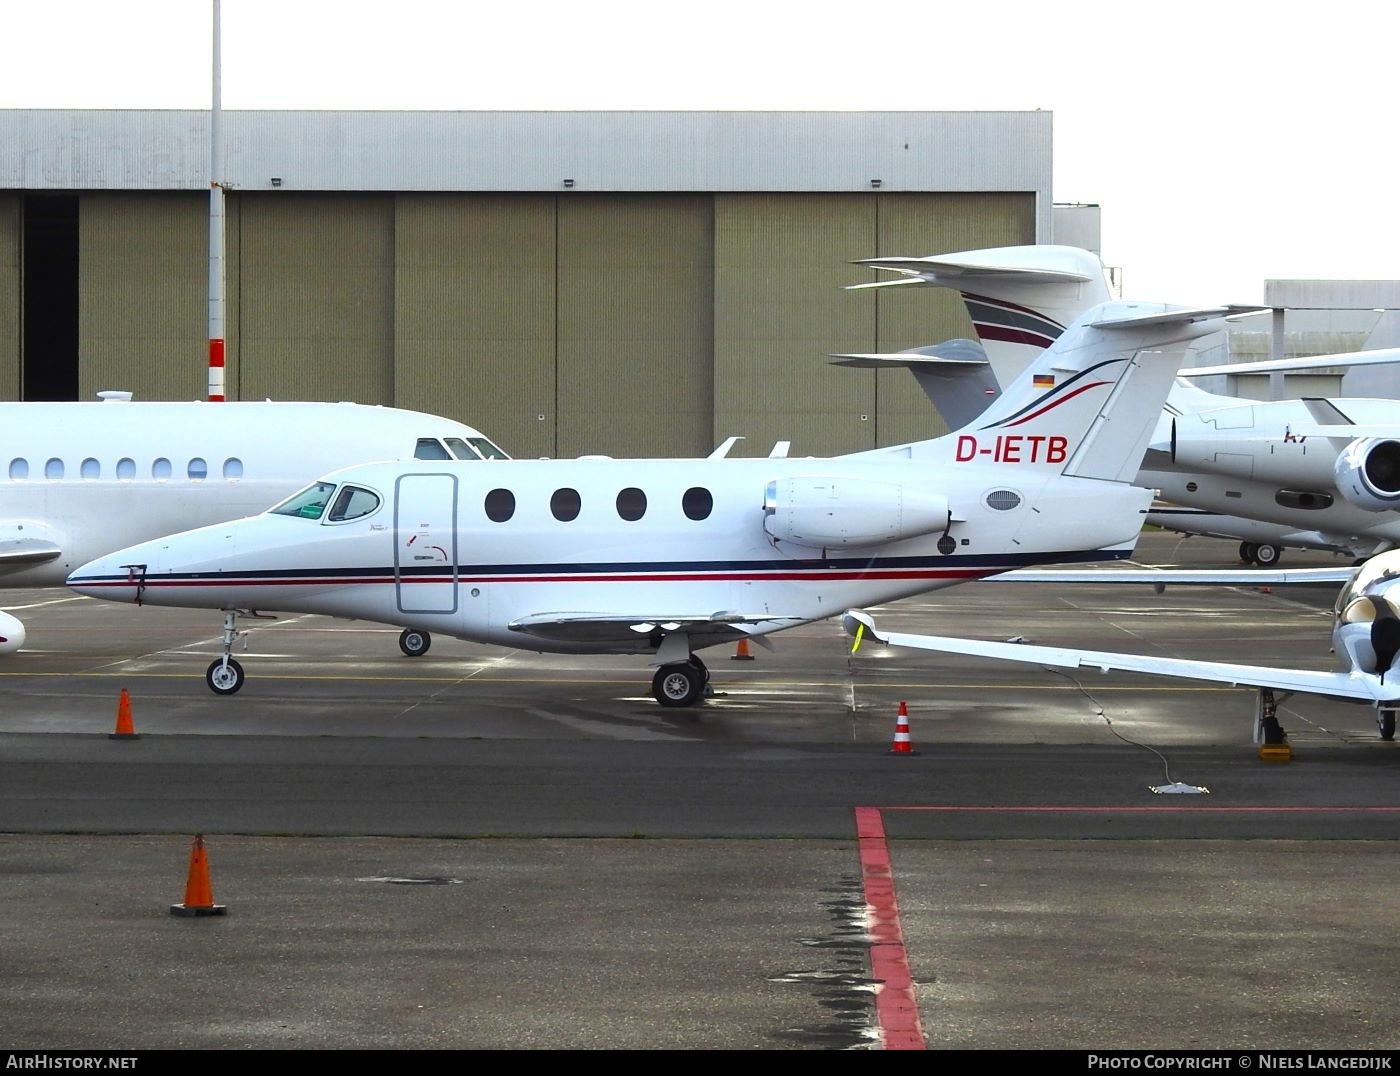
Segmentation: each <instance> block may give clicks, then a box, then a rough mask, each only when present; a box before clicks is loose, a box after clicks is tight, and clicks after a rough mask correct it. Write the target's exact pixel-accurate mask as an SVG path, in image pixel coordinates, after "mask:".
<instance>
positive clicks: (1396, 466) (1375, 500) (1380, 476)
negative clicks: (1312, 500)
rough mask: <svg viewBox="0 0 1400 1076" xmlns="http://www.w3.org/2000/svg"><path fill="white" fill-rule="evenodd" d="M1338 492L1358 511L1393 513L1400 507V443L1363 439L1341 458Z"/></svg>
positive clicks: (1337, 465) (1387, 439) (1338, 463)
mask: <svg viewBox="0 0 1400 1076" xmlns="http://www.w3.org/2000/svg"><path fill="white" fill-rule="evenodd" d="M1335 473H1336V479H1337V489H1338V491H1339V492H1340V493H1341V495H1342V496H1343V497H1345V498H1346V499H1347V500H1348V501H1349V502H1351V503H1352V504H1354V505H1356V506H1357V507H1358V508H1365V509H1366V510H1367V511H1370V512H1389V511H1393V510H1394V509H1395V508H1397V507H1400V441H1396V440H1392V439H1390V438H1385V437H1361V438H1358V439H1357V440H1355V441H1353V442H1352V443H1351V444H1349V445H1347V447H1346V451H1344V452H1343V453H1342V454H1341V455H1339V456H1338V457H1337V464H1336V472H1335Z"/></svg>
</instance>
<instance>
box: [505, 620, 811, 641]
mask: <svg viewBox="0 0 1400 1076" xmlns="http://www.w3.org/2000/svg"><path fill="white" fill-rule="evenodd" d="M803 620H804V618H802V617H796V616H774V615H773V614H772V613H738V612H718V613H682V614H680V615H673V616H661V615H658V614H656V613H639V614H637V615H635V616H622V615H619V614H617V613H588V612H558V613H533V614H531V615H530V616H524V617H520V618H519V619H517V620H512V621H511V623H510V630H511V631H518V632H521V633H522V634H524V635H536V636H539V637H540V638H541V639H552V640H556V641H568V642H589V643H596V642H607V641H609V640H613V641H617V642H628V643H634V642H636V641H637V640H638V637H639V636H647V635H651V634H652V633H653V632H658V631H659V632H661V633H663V634H670V633H672V632H678V631H684V632H685V633H686V634H687V635H689V636H690V638H691V640H692V642H702V641H706V640H708V641H710V642H715V641H724V642H728V641H731V640H735V639H738V638H740V637H748V636H750V635H754V634H759V633H762V632H767V631H773V630H775V629H776V628H779V627H791V626H792V625H794V624H800V623H802V622H803Z"/></svg>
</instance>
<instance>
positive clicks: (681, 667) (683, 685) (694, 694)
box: [651, 654, 710, 706]
mask: <svg viewBox="0 0 1400 1076" xmlns="http://www.w3.org/2000/svg"><path fill="white" fill-rule="evenodd" d="M709 682H710V670H709V669H707V668H706V667H705V663H704V662H703V661H701V660H700V658H699V657H698V656H697V655H695V654H691V655H690V660H688V661H677V662H672V663H671V664H669V665H663V666H661V668H659V669H657V670H656V675H655V676H653V677H652V678H651V693H652V695H653V696H654V697H655V699H656V701H657V702H659V703H660V704H661V705H662V706H694V705H695V704H696V703H697V702H699V701H700V699H701V697H702V696H703V695H704V694H705V688H706V686H707V685H708V684H709Z"/></svg>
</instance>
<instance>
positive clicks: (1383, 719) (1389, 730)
mask: <svg viewBox="0 0 1400 1076" xmlns="http://www.w3.org/2000/svg"><path fill="white" fill-rule="evenodd" d="M1376 725H1377V726H1378V727H1379V728H1380V730H1381V739H1382V740H1393V739H1395V711H1394V710H1381V711H1379V712H1378V713H1377V714H1376Z"/></svg>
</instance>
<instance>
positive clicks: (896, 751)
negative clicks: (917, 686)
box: [890, 702, 918, 755]
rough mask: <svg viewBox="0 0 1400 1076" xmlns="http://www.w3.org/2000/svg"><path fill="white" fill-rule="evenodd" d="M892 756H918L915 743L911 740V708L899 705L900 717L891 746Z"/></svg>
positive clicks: (897, 719) (895, 724) (895, 726)
mask: <svg viewBox="0 0 1400 1076" xmlns="http://www.w3.org/2000/svg"><path fill="white" fill-rule="evenodd" d="M890 754H892V755H917V754H918V752H917V751H915V750H914V742H913V741H912V740H911V739H910V738H909V707H908V706H906V705H905V704H904V703H903V702H901V703H900V704H899V716H898V717H897V718H895V722H894V743H892V744H890Z"/></svg>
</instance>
